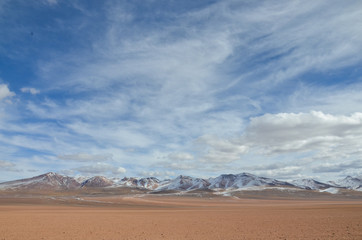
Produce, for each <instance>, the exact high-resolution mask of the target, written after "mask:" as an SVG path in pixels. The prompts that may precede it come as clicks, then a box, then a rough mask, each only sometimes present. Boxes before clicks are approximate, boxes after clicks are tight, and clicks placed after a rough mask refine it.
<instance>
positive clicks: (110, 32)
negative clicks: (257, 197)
mask: <svg viewBox="0 0 362 240" xmlns="http://www.w3.org/2000/svg"><path fill="white" fill-rule="evenodd" d="M361 52H362V1H358V0H356V1H354V0H348V1H336V0H335V1H334V0H316V1H302V0H301V1H297V0H292V1H290V0H284V1H283V0H278V1H273V0H270V1H250V0H238V1H234V0H222V1H217V0H200V1H189V0H185V1H175V0H168V1H166V0H157V1H155V0H142V1H131V0H128V1H127V0H124V1H122V0H119V1H118V0H117V1H112V0H106V1H98V0H94V1H92V0H84V1H83V0H69V1H67V0H0V181H6V180H13V179H19V178H25V177H32V176H35V175H39V174H43V173H45V172H49V171H53V172H58V173H61V174H65V175H69V176H78V175H82V176H95V175H103V176H107V177H124V176H135V177H149V176H153V177H157V178H160V179H164V178H173V177H175V176H177V175H179V174H183V175H190V176H195V177H215V176H218V175H220V174H223V173H234V174H235V173H241V172H249V173H252V174H255V175H258V176H264V177H271V178H277V179H281V180H282V179H285V180H287V179H297V178H314V179H317V180H335V179H340V178H344V177H345V176H347V175H351V176H360V175H362V94H361V92H362V75H361V73H362V54H361Z"/></svg>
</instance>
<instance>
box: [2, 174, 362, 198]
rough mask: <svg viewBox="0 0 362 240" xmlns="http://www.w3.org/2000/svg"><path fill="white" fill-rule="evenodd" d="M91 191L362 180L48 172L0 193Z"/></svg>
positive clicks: (359, 187) (347, 184)
mask: <svg viewBox="0 0 362 240" xmlns="http://www.w3.org/2000/svg"><path fill="white" fill-rule="evenodd" d="M89 188H107V189H109V188H136V189H144V190H148V191H149V192H153V193H155V192H162V191H177V192H185V191H192V190H212V191H216V192H218V191H219V192H220V191H221V192H222V191H226V190H228V191H238V190H240V191H241V190H256V189H259V190H263V189H268V188H278V189H301V190H311V191H320V192H322V191H323V192H330V193H336V192H338V190H339V189H349V190H355V191H362V179H361V178H358V177H351V176H347V177H346V178H344V179H340V180H338V181H335V182H332V181H329V182H327V183H322V182H319V181H316V180H313V179H297V180H293V181H290V182H286V181H279V180H276V179H272V178H265V177H258V176H256V175H253V174H250V173H240V174H222V175H220V176H218V177H216V178H209V179H203V178H194V177H190V176H183V175H180V176H178V177H176V178H174V179H167V180H159V179H157V178H155V177H147V178H135V177H125V178H106V177H103V176H94V177H91V178H84V177H80V178H73V177H69V176H63V175H60V174H57V173H53V172H49V173H46V174H42V175H39V176H36V177H32V178H27V179H20V180H15V181H9V182H3V183H0V190H54V191H66V190H77V189H89Z"/></svg>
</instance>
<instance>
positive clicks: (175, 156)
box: [168, 152, 194, 161]
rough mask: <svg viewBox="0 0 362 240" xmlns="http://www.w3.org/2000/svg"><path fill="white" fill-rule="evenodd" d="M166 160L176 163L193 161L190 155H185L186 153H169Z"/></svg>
mask: <svg viewBox="0 0 362 240" xmlns="http://www.w3.org/2000/svg"><path fill="white" fill-rule="evenodd" d="M168 159H170V160H171V161H172V160H176V161H183V160H193V159H194V156H193V155H191V154H190V153H186V152H174V153H170V154H168Z"/></svg>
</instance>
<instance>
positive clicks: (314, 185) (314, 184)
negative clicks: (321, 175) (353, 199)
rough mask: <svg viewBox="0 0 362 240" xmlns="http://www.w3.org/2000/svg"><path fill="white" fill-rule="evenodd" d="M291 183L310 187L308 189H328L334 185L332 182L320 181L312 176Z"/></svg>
mask: <svg viewBox="0 0 362 240" xmlns="http://www.w3.org/2000/svg"><path fill="white" fill-rule="evenodd" d="M291 184H293V185H294V186H296V187H299V188H303V189H308V190H320V189H327V188H330V187H332V185H330V184H326V183H322V182H318V181H316V180H314V179H311V178H308V179H297V180H293V181H291Z"/></svg>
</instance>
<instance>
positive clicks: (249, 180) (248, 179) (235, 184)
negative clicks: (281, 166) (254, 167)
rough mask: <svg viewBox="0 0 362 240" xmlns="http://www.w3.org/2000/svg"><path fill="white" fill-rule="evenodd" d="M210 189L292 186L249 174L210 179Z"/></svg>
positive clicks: (226, 175)
mask: <svg viewBox="0 0 362 240" xmlns="http://www.w3.org/2000/svg"><path fill="white" fill-rule="evenodd" d="M209 182H210V186H209V188H210V189H218V188H219V189H220V188H221V189H229V188H233V189H238V188H248V187H256V186H292V185H291V184H290V183H287V182H282V181H278V180H276V179H271V178H264V177H258V176H255V175H253V174H249V173H240V174H236V175H234V174H222V175H220V176H219V177H216V178H210V179H209Z"/></svg>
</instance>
